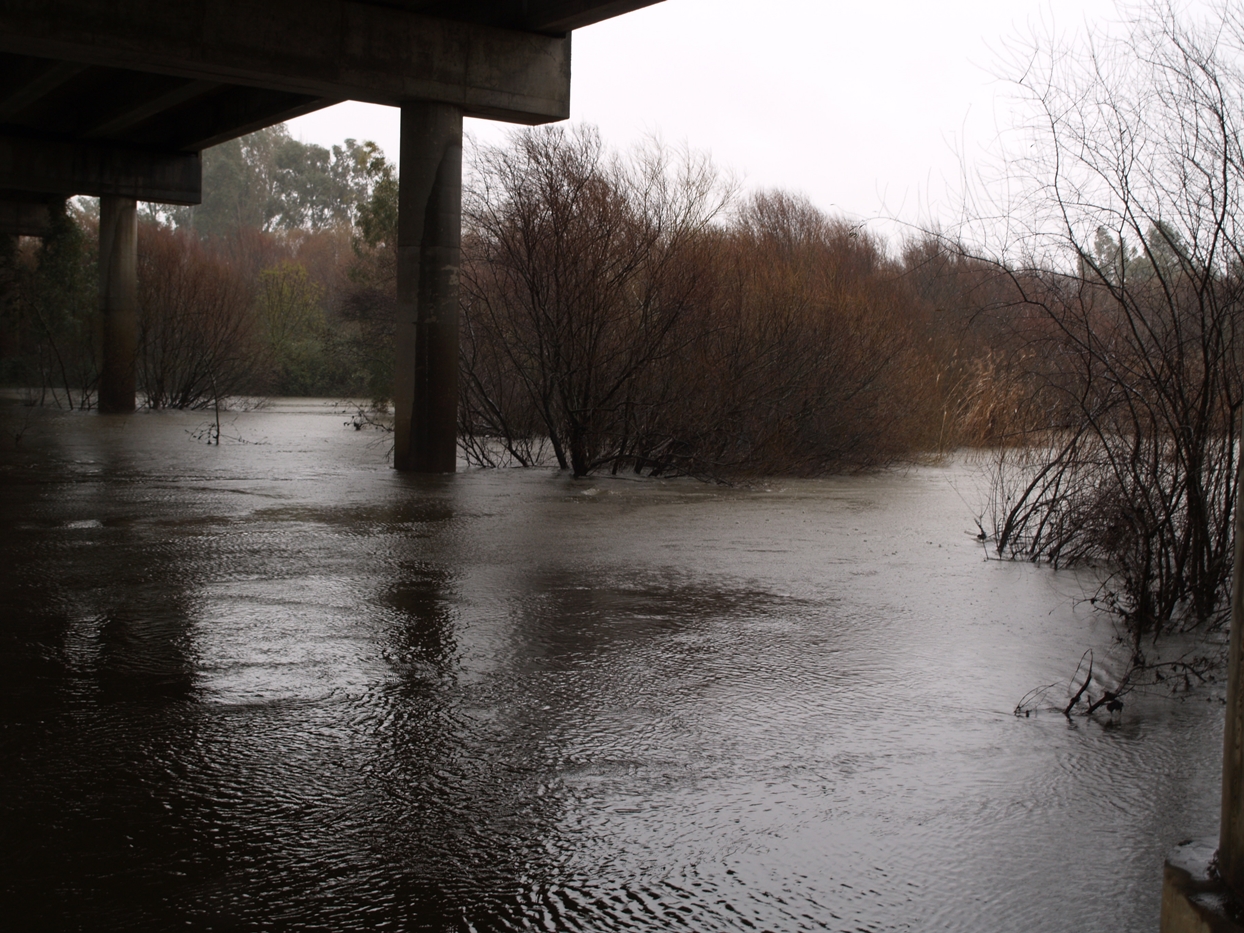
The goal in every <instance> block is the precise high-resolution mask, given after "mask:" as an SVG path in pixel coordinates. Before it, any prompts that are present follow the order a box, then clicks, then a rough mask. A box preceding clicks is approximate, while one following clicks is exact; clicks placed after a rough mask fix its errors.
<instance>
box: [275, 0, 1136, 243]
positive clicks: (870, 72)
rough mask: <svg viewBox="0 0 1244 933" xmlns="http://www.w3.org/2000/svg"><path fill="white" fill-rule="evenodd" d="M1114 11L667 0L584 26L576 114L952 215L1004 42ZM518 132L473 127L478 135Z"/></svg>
mask: <svg viewBox="0 0 1244 933" xmlns="http://www.w3.org/2000/svg"><path fill="white" fill-rule="evenodd" d="M1118 19H1119V13H1118V11H1117V8H1116V6H1115V4H1114V2H1113V0H943V2H940V3H930V2H928V0H921V2H913V0H892V2H862V0H854V2H852V0H665V2H663V3H659V4H657V5H655V6H653V7H649V8H647V9H644V10H640V11H638V12H635V13H630V14H627V15H625V16H621V17H618V18H616V19H613V20H609V21H606V22H604V23H600V24H597V25H595V26H590V27H588V28H586V29H581V30H578V31H576V32H575V34H574V57H573V69H574V76H573V81H572V88H571V119H572V120H574V121H587V122H591V123H595V124H596V125H598V126H599V127H600V129H601V131H602V134H603V135H604V137H605V139H606V141H608V142H610V143H612V144H614V145H617V146H620V147H626V146H628V145H631V144H632V143H634V142H635V141H637V140H639V139H641V138H642V137H643V136H644V135H645V134H649V133H656V134H659V135H660V136H661V137H662V138H664V139H665V140H666V141H668V142H672V143H684V142H685V143H687V144H689V145H690V146H691V147H693V148H695V149H700V150H706V151H708V152H710V153H711V154H712V156H713V158H714V160H715V161H716V162H717V163H718V165H720V166H721V167H722V168H724V169H728V170H730V171H733V172H734V173H735V174H736V175H738V176H739V177H740V178H741V180H742V181H743V183H744V184H745V185H747V186H748V187H766V188H776V187H781V188H786V189H791V190H795V191H801V192H803V193H805V194H807V195H808V196H809V197H810V198H811V199H812V200H813V201H814V202H815V203H816V204H817V205H819V206H820V207H822V208H824V209H826V210H828V211H830V212H833V213H838V214H843V215H846V216H848V217H850V218H852V219H857V220H864V219H869V218H878V217H880V218H894V217H897V218H900V219H901V220H904V221H908V222H913V223H919V222H924V221H927V220H929V219H931V218H936V217H939V216H940V217H943V218H948V217H951V216H953V213H954V204H955V202H956V198H955V192H956V191H957V190H958V189H959V179H960V176H961V173H962V170H963V166H964V165H966V166H967V167H968V169H969V170H971V169H972V167H973V166H974V165H975V164H976V163H977V162H978V161H979V160H980V159H982V158H988V154H987V153H988V151H989V149H990V147H991V145H992V144H993V142H994V140H995V137H996V135H997V132H998V130H999V128H1000V127H1001V126H1003V125H1005V123H1006V121H1007V119H1008V117H1007V108H1008V103H1007V94H1008V93H1009V91H1008V88H1007V86H1006V84H1005V82H1002V81H1000V80H999V79H998V75H999V74H1000V73H1003V71H1004V68H1005V66H1004V65H1002V64H1001V63H1002V62H1004V61H1006V60H1007V57H1008V53H1007V51H1006V49H1007V47H1008V45H1009V46H1011V47H1012V48H1013V47H1014V46H1015V43H1016V42H1017V41H1019V42H1022V41H1023V38H1024V37H1025V36H1029V35H1031V34H1032V33H1033V32H1034V31H1036V32H1039V33H1041V34H1048V33H1050V32H1051V30H1053V31H1055V32H1058V33H1067V34H1070V33H1074V32H1076V31H1079V30H1082V29H1084V28H1085V26H1086V25H1095V24H1104V23H1107V22H1111V21H1117V20H1118ZM398 124H399V118H398V112H397V110H395V109H392V108H385V107H379V106H372V105H366V104H342V105H339V106H337V107H333V108H330V109H328V110H324V111H321V112H319V113H317V114H311V115H309V116H306V117H302V118H300V119H298V120H295V121H292V122H291V124H290V129H291V131H292V132H293V134H294V135H295V136H297V137H300V138H302V139H304V140H306V141H308V142H317V143H320V144H323V145H330V144H332V143H338V142H340V141H341V140H343V139H345V138H346V137H348V136H349V137H354V138H357V139H373V140H375V141H376V142H377V143H379V144H380V146H381V147H382V148H383V149H384V151H385V152H386V153H387V154H389V155H390V156H391V157H393V158H396V157H397V154H398V138H399V137H398ZM509 129H511V128H510V127H507V126H506V125H505V124H497V123H492V122H489V121H482V120H468V121H467V130H468V132H471V133H473V134H475V135H476V136H477V137H478V138H481V139H484V140H497V141H500V140H501V139H503V138H504V134H505V133H506V132H507V131H508V130H509ZM878 227H879V229H892V228H893V225H892V224H890V223H879V224H878Z"/></svg>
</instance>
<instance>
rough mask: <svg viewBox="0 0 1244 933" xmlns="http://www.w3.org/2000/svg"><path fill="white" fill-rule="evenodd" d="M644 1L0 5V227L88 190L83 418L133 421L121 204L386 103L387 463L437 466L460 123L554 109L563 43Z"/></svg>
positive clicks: (444, 403)
mask: <svg viewBox="0 0 1244 933" xmlns="http://www.w3.org/2000/svg"><path fill="white" fill-rule="evenodd" d="M655 2H659V0H606V2H599V0H452V2H451V0H384V2H368V0H183V2H178V3H168V2H166V0H131V2H128V3H124V4H100V3H98V2H96V0H10V2H6V3H5V4H4V5H3V6H0V235H9V236H16V235H24V236H40V235H42V234H44V233H45V232H46V231H47V228H48V222H49V205H50V204H53V203H55V202H57V201H63V199H65V198H66V197H69V196H72V195H78V194H85V195H94V196H98V197H100V198H101V230H100V321H101V336H100V340H101V348H102V352H103V364H102V370H101V377H100V387H99V406H100V410H101V411H105V412H109V411H110V412H124V411H132V410H133V409H134V405H135V388H134V360H135V355H136V349H137V348H136V346H135V345H134V341H135V339H136V337H135V334H136V333H137V328H136V316H137V308H136V306H135V303H136V287H135V268H136V265H135V256H136V247H135V238H136V235H137V234H136V231H137V223H136V210H137V203H136V202H137V201H140V200H141V201H155V202H160V203H165V204H197V203H199V201H200V200H201V186H202V171H201V161H200V152H201V151H202V150H203V149H205V148H207V147H209V146H213V145H216V144H217V143H221V142H225V141H226V140H229V139H233V138H235V137H238V136H242V135H244V134H246V133H250V132H254V131H255V130H259V129H262V128H264V127H266V126H271V125H273V124H275V123H280V122H283V121H285V120H289V119H292V118H293V117H297V116H301V115H303V114H306V113H310V112H312V111H315V110H318V109H320V108H322V107H327V106H330V105H332V104H335V103H339V102H340V101H343V100H360V101H368V102H372V103H379V104H388V105H391V106H397V107H401V108H402V152H401V159H400V166H399V171H400V176H401V194H400V216H399V222H398V226H399V242H398V254H399V258H398V267H399V271H398V307H399V311H398V313H399V320H398V348H399V349H398V360H397V364H398V369H397V372H398V378H397V386H398V390H397V398H396V399H395V403H396V407H397V415H398V421H397V432H396V437H397V448H396V454H395V463H396V465H397V467H398V469H409V470H420V471H433V472H443V471H452V470H453V469H454V462H455V457H456V437H455V433H454V432H455V426H456V417H457V270H458V240H459V233H458V229H459V222H460V210H461V192H460V186H461V159H462V146H461V138H462V118H463V116H464V115H465V116H477V117H484V118H488V119H496V120H505V121H509V122H515V123H525V124H538V123H546V122H549V121H553V120H561V119H565V118H566V117H568V116H569V113H570V31H571V30H572V29H576V28H578V27H580V26H586V25H589V24H591V23H594V22H598V21H600V20H603V19H607V18H609V17H612V16H617V15H619V14H621V13H626V12H629V11H630V10H634V9H638V8H640V7H644V6H649V5H651V4H652V3H655Z"/></svg>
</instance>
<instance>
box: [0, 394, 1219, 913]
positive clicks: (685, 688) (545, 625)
mask: <svg viewBox="0 0 1244 933" xmlns="http://www.w3.org/2000/svg"><path fill="white" fill-rule="evenodd" d="M207 420H208V416H207V415H204V414H203V413H179V412H156V413H151V412H145V413H139V414H136V415H134V416H130V417H117V416H108V417H103V416H99V415H94V414H79V413H72V414H71V413H64V412H55V411H46V410H34V409H28V408H22V407H20V406H17V405H14V404H9V405H6V406H3V407H0V427H3V435H2V436H0V477H2V479H3V496H2V500H0V530H2V531H3V535H2V537H0V567H2V568H3V571H2V577H0V580H2V582H0V615H2V616H3V622H2V623H0V814H3V816H2V819H0V917H3V918H4V920H3V925H4V927H5V929H7V930H11V931H14V933H17V931H26V930H31V931H35V930H39V931H54V930H90V931H105V930H153V931H154V930H173V929H185V930H247V931H250V930H254V931H259V930H333V931H348V930H436V931H441V930H447V931H448V930H452V931H468V930H475V931H491V930H511V929H515V930H584V931H597V930H696V931H709V930H731V931H733V930H738V931H744V930H747V931H758V930H772V931H795V930H835V931H836V930H843V931H859V930H877V931H881V930H920V931H923V930H946V931H989V933H1004V931H1016V933H1041V931H1050V933H1064V931H1078V933H1094V931H1101V933H1125V931H1127V933H1131V931H1142V930H1156V929H1157V914H1158V900H1159V896H1160V886H1161V873H1162V857H1163V855H1164V853H1165V852H1166V850H1167V849H1169V848H1170V847H1171V846H1172V845H1173V844H1175V843H1176V842H1178V841H1179V840H1181V839H1184V838H1187V837H1190V836H1213V835H1216V832H1217V813H1218V787H1219V768H1220V766H1221V754H1222V751H1221V744H1222V723H1223V707H1222V703H1221V696H1220V694H1219V692H1217V691H1216V689H1214V688H1210V689H1203V690H1200V691H1193V692H1192V693H1191V694H1190V695H1189V696H1187V697H1184V698H1172V697H1169V696H1164V695H1161V696H1138V695H1136V694H1132V695H1129V697H1128V698H1127V700H1128V702H1127V704H1126V706H1125V708H1124V710H1123V711H1122V713H1120V714H1117V715H1116V716H1113V717H1102V718H1099V719H1095V720H1084V719H1078V720H1075V721H1073V722H1070V723H1069V722H1068V721H1067V720H1066V719H1064V718H1063V717H1061V716H1059V715H1057V714H1040V715H1037V716H1033V717H1030V718H1022V717H1021V718H1017V717H1016V716H1014V715H1013V714H1012V709H1013V708H1014V706H1015V704H1016V702H1017V701H1018V700H1019V698H1020V697H1021V696H1022V695H1023V694H1024V693H1025V692H1026V691H1027V690H1028V689H1029V688H1030V687H1034V686H1037V685H1039V684H1044V683H1049V682H1052V681H1057V680H1066V679H1067V678H1069V677H1070V675H1071V673H1072V671H1073V670H1074V669H1075V666H1076V662H1077V661H1078V660H1079V658H1080V655H1081V652H1082V651H1084V649H1085V648H1086V647H1094V648H1095V650H1096V651H1097V652H1098V653H1099V657H1104V656H1105V655H1106V654H1107V653H1108V652H1109V651H1110V646H1111V641H1112V637H1113V629H1112V628H1111V626H1110V625H1109V623H1108V621H1107V620H1105V619H1103V618H1102V617H1100V616H1099V615H1097V614H1095V613H1093V612H1092V611H1091V610H1089V609H1088V607H1087V606H1086V605H1085V604H1084V603H1083V601H1082V598H1083V596H1085V595H1086V594H1087V593H1088V592H1089V591H1090V590H1091V582H1090V581H1088V580H1086V579H1084V578H1081V577H1079V576H1077V575H1075V574H1072V573H1067V572H1057V573H1055V572H1052V571H1050V570H1048V569H1044V568H1039V567H1034V566H1031V565H1027V564H1015V563H1003V562H998V561H988V560H986V559H985V554H984V551H983V549H982V546H981V544H980V543H979V542H977V541H976V540H975V538H974V536H973V532H974V531H975V530H976V529H975V526H974V525H973V521H972V517H973V514H974V511H975V510H977V509H978V508H979V506H978V505H977V503H978V502H979V501H980V496H981V483H982V480H981V476H980V470H979V467H977V466H974V465H973V464H972V463H971V462H968V461H964V460H957V461H954V462H952V463H950V464H947V465H941V466H927V467H918V468H911V469H907V470H901V471H893V472H886V473H882V474H878V475H870V476H852V477H845V478H834V479H824V480H780V481H772V482H770V483H767V484H763V485H760V486H756V487H753V488H746V489H744V488H725V487H718V486H711V485H705V484H700V483H697V482H693V481H690V480H650V479H642V480H641V479H636V478H612V477H599V478H592V479H587V480H574V479H571V478H569V477H567V476H565V475H559V474H557V473H553V472H549V471H537V470H530V471H521V470H504V471H463V472H460V473H459V474H457V475H455V476H448V477H431V478H429V477H416V476H408V475H399V474H397V473H395V472H394V471H393V470H391V469H390V468H389V467H388V466H387V464H386V462H385V449H386V438H385V437H384V436H383V435H380V434H375V433H369V432H367V431H360V432H356V431H354V430H351V429H350V428H349V427H348V426H346V425H345V424H344V422H345V421H346V420H347V418H346V417H345V416H343V415H341V414H338V413H335V412H334V410H333V409H332V408H331V406H326V405H324V404H321V403H318V402H312V401H304V402H291V401H287V402H283V403H280V404H277V405H274V406H272V407H271V408H269V409H266V410H260V411H253V412H243V413H230V414H228V415H225V416H224V420H223V434H224V435H225V437H224V439H223V441H222V443H221V444H220V445H219V446H209V445H206V444H204V443H203V442H202V437H201V428H202V427H204V426H205V425H206V423H207Z"/></svg>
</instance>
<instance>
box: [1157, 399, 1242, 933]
mask: <svg viewBox="0 0 1244 933" xmlns="http://www.w3.org/2000/svg"><path fill="white" fill-rule="evenodd" d="M1241 426H1242V427H1244V415H1242V416H1241ZM1242 495H1244V469H1241V470H1239V471H1238V472H1237V474H1236V487H1235V496H1236V498H1235V565H1234V569H1233V571H1232V579H1231V644H1230V648H1229V649H1228V650H1229V653H1228V657H1227V716H1226V724H1225V727H1224V729H1223V748H1222V815H1221V816H1220V817H1219V824H1218V839H1217V840H1190V841H1188V842H1185V843H1182V844H1180V845H1179V846H1178V847H1176V849H1175V851H1173V852H1172V853H1171V854H1170V855H1169V856H1168V857H1167V859H1166V867H1165V871H1164V875H1163V880H1162V917H1161V925H1160V928H1159V929H1160V930H1161V933H1244V917H1242V916H1241V906H1244V498H1241V496H1242ZM1215 841H1216V842H1217V843H1218V845H1217V848H1215V846H1214V842H1215Z"/></svg>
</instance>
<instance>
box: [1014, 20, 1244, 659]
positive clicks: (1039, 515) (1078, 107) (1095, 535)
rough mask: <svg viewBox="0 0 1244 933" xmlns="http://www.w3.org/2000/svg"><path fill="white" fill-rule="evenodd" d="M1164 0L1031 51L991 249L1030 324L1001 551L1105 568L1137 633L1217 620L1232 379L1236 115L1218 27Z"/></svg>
mask: <svg viewBox="0 0 1244 933" xmlns="http://www.w3.org/2000/svg"><path fill="white" fill-rule="evenodd" d="M1228 36H1233V37H1234V38H1235V39H1236V40H1237V47H1238V44H1239V43H1238V40H1239V39H1240V38H1241V37H1244V30H1242V29H1241V28H1240V21H1239V20H1238V19H1231V18H1229V17H1228V18H1224V19H1222V20H1220V21H1219V22H1218V23H1216V24H1214V25H1213V26H1212V28H1206V29H1198V28H1194V27H1189V26H1186V25H1185V24H1183V23H1182V22H1181V21H1180V20H1179V19H1178V18H1177V17H1176V16H1175V14H1174V13H1173V12H1172V11H1171V10H1170V9H1169V8H1162V9H1159V10H1157V11H1155V12H1151V13H1148V14H1145V15H1143V16H1142V17H1141V18H1139V19H1138V20H1137V21H1136V22H1135V23H1134V24H1133V26H1132V29H1131V31H1130V32H1129V33H1128V34H1127V35H1126V37H1124V38H1122V39H1115V40H1109V39H1105V40H1098V41H1097V42H1095V43H1094V44H1092V45H1091V46H1090V48H1088V50H1087V51H1086V52H1084V53H1083V54H1082V55H1074V54H1072V53H1071V52H1070V51H1068V50H1066V49H1058V48H1053V47H1040V48H1038V49H1037V50H1036V53H1035V54H1033V55H1031V56H1030V57H1029V58H1028V59H1026V60H1025V62H1024V63H1023V76H1022V78H1020V80H1019V82H1018V83H1019V86H1020V87H1021V88H1022V89H1023V90H1024V91H1025V92H1027V94H1028V96H1029V99H1030V100H1031V102H1032V103H1034V104H1035V106H1036V111H1035V112H1036V114H1037V118H1036V120H1035V121H1034V122H1033V125H1032V127H1031V138H1030V139H1029V140H1028V141H1027V143H1028V145H1026V148H1025V150H1024V154H1023V156H1022V157H1021V158H1020V159H1018V160H1017V162H1016V163H1015V165H1016V167H1017V170H1018V171H1019V172H1020V173H1021V174H1022V177H1021V178H1019V179H1018V180H1019V182H1020V186H1019V187H1020V188H1021V190H1023V191H1024V192H1025V200H1024V201H1023V202H1022V203H1021V204H1019V205H1013V206H1012V209H1011V211H1012V216H1013V217H1014V216H1020V215H1023V216H1027V217H1028V218H1029V222H1030V224H1031V226H1030V228H1029V231H1028V233H1027V235H1026V236H1025V237H1024V238H1022V239H1021V240H1019V241H1018V242H1017V243H1015V244H1014V245H1015V247H1016V249H1015V250H1014V251H1013V252H1011V253H1009V254H1007V255H1004V256H1002V257H1000V262H999V268H1000V269H1002V270H1003V271H1004V272H1005V274H1006V275H1007V277H1008V278H1009V280H1010V283H1011V286H1012V287H1013V289H1014V294H1015V296H1016V297H1015V300H1014V311H1015V313H1016V314H1018V315H1020V316H1023V317H1026V318H1028V319H1029V320H1030V325H1031V329H1030V336H1031V340H1030V343H1029V345H1028V349H1029V351H1030V352H1029V356H1028V360H1029V362H1030V364H1031V368H1030V376H1031V377H1032V378H1033V379H1034V381H1035V384H1036V385H1037V389H1036V403H1037V404H1038V406H1039V407H1040V408H1041V410H1042V411H1043V412H1044V413H1045V417H1044V419H1043V420H1044V425H1043V427H1042V429H1041V431H1040V432H1039V433H1035V434H1029V435H1028V436H1027V437H1025V438H1024V440H1025V441H1026V442H1027V444H1026V445H1024V446H1012V447H1009V448H1007V449H1005V451H1004V452H1003V454H1002V459H1001V461H1000V464H999V469H998V472H997V484H996V485H995V506H996V511H995V528H994V531H995V534H996V538H995V542H994V543H995V546H996V548H997V550H998V552H999V553H1000V554H1010V555H1016V556H1027V557H1032V558H1040V559H1046V560H1050V561H1052V562H1054V563H1055V564H1070V563H1076V562H1085V561H1094V562H1101V563H1102V564H1103V565H1104V566H1105V567H1106V568H1108V570H1109V571H1110V573H1111V576H1110V578H1109V581H1108V583H1107V586H1106V592H1105V594H1104V596H1105V599H1106V601H1107V603H1108V604H1109V605H1110V606H1111V607H1112V608H1114V609H1116V610H1117V611H1118V612H1119V613H1120V614H1121V615H1122V616H1123V618H1124V619H1125V620H1126V621H1127V623H1128V625H1129V628H1130V630H1131V633H1132V637H1133V653H1134V657H1135V659H1136V660H1137V661H1141V662H1143V645H1144V639H1145V638H1146V636H1151V637H1156V636H1157V635H1159V634H1161V633H1163V632H1168V631H1171V630H1173V629H1179V628H1183V627H1186V626H1193V625H1200V624H1204V623H1207V622H1208V623H1213V622H1215V621H1218V620H1219V619H1220V618H1221V615H1220V613H1221V611H1222V610H1223V608H1224V606H1225V603H1226V597H1227V595H1228V585H1229V576H1230V571H1231V560H1232V534H1231V528H1232V524H1231V522H1232V514H1233V511H1234V509H1235V507H1236V500H1235V478H1236V473H1237V470H1238V467H1239V437H1238V433H1237V432H1238V425H1239V420H1240V408H1241V402H1242V400H1244V380H1242V375H1244V374H1242V372H1241V368H1240V365H1241V351H1242V350H1244V342H1242V341H1244V333H1242V332H1241V330H1240V327H1241V323H1242V322H1244V279H1242V277H1241V273H1242V272H1244V228H1242V227H1241V226H1240V224H1241V219H1242V215H1241V203H1240V195H1241V181H1242V180H1244V154H1242V152H1241V136H1240V131H1241V123H1240V121H1241V118H1242V116H1244V76H1242V75H1241V73H1240V71H1239V70H1238V68H1237V65H1236V62H1235V61H1234V60H1233V59H1232V58H1231V56H1230V55H1229V54H1228V52H1227V43H1226V41H1225V40H1226V37H1228Z"/></svg>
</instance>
